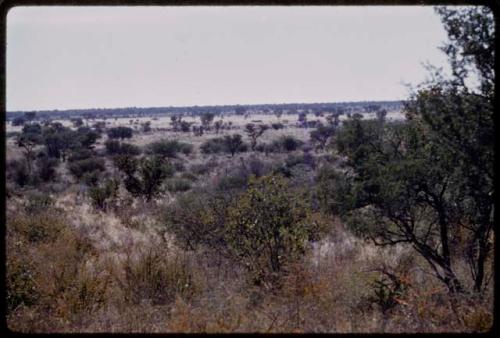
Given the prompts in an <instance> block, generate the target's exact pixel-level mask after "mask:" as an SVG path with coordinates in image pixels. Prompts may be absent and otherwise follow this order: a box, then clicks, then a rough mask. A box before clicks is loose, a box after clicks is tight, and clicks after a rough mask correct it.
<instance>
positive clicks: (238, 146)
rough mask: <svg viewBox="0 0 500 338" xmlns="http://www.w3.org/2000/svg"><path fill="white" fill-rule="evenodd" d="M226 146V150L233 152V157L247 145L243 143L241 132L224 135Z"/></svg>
mask: <svg viewBox="0 0 500 338" xmlns="http://www.w3.org/2000/svg"><path fill="white" fill-rule="evenodd" d="M224 147H225V149H226V151H227V152H228V153H230V154H231V157H233V156H234V154H236V153H237V152H241V151H245V150H246V146H245V144H244V143H243V140H242V138H241V135H240V134H233V135H226V136H224Z"/></svg>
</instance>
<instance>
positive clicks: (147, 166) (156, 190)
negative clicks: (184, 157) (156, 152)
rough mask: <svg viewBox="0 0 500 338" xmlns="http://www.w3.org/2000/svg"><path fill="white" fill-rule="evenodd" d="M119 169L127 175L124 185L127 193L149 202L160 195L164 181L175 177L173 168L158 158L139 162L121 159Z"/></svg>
mask: <svg viewBox="0 0 500 338" xmlns="http://www.w3.org/2000/svg"><path fill="white" fill-rule="evenodd" d="M115 163H116V162H115ZM118 168H119V169H120V170H122V171H123V172H124V173H125V178H124V180H123V183H124V185H125V188H126V189H127V191H128V192H130V193H131V194H132V195H133V196H134V197H142V198H144V199H145V200H146V201H148V202H149V201H151V199H153V198H154V197H155V196H157V195H159V194H160V192H161V185H162V183H163V181H164V180H165V179H166V178H167V177H170V176H172V175H173V168H172V167H171V166H169V165H167V164H166V163H165V162H164V161H163V160H162V159H161V158H160V157H158V156H153V157H150V158H146V157H144V158H142V159H140V160H139V161H134V160H132V161H130V159H129V160H127V159H126V157H125V158H124V157H121V158H120V160H118Z"/></svg>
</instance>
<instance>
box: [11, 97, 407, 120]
mask: <svg viewBox="0 0 500 338" xmlns="http://www.w3.org/2000/svg"><path fill="white" fill-rule="evenodd" d="M402 105H403V102H402V101H359V102H334V103H286V104H256V105H224V106H191V107H151V108H138V107H129V108H92V109H69V110H57V109H56V110H39V111H33V110H32V111H13V112H7V114H6V120H8V121H10V120H12V119H14V118H16V117H20V116H25V114H26V113H28V114H30V115H34V116H36V118H37V119H45V118H48V119H71V118H77V117H81V118H104V117H106V118H115V117H116V118H118V117H142V116H161V115H191V116H197V115H201V114H203V113H206V112H210V113H214V114H218V115H219V114H239V115H244V114H246V113H259V112H261V113H270V114H271V113H274V112H276V111H279V110H281V111H282V112H283V113H284V114H297V113H300V112H306V111H307V112H309V113H315V112H324V113H341V114H343V113H353V112H360V111H367V112H373V111H377V110H380V109H385V110H388V111H393V110H399V109H401V108H402Z"/></svg>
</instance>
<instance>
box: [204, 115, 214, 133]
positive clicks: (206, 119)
mask: <svg viewBox="0 0 500 338" xmlns="http://www.w3.org/2000/svg"><path fill="white" fill-rule="evenodd" d="M214 117H215V114H214V113H209V112H207V113H203V114H201V115H200V121H201V125H202V126H203V127H204V129H206V130H210V125H211V124H212V121H213V120H214Z"/></svg>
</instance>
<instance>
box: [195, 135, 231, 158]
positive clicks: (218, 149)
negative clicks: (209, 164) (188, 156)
mask: <svg viewBox="0 0 500 338" xmlns="http://www.w3.org/2000/svg"><path fill="white" fill-rule="evenodd" d="M200 150H201V152H202V153H203V154H219V153H222V152H224V150H225V145H224V139H223V138H222V137H216V138H211V139H209V140H206V141H205V142H204V143H203V144H202V145H201V147H200Z"/></svg>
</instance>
